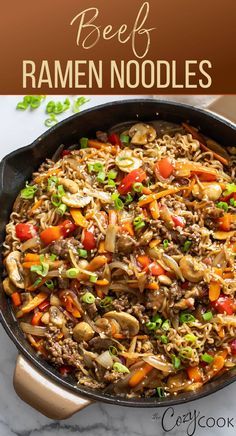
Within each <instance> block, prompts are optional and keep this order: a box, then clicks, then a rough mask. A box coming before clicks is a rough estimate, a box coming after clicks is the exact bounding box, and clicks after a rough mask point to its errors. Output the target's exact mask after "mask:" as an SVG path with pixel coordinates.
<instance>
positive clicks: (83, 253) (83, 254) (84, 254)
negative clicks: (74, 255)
mask: <svg viewBox="0 0 236 436" xmlns="http://www.w3.org/2000/svg"><path fill="white" fill-rule="evenodd" d="M77 251H78V255H79V257H82V258H83V259H86V258H87V257H88V252H87V250H84V249H83V248H78V250H77Z"/></svg>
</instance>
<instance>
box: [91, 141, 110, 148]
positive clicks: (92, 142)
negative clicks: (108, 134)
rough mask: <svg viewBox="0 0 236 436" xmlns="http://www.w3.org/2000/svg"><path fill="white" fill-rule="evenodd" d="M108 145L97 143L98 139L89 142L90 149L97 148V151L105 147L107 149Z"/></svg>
mask: <svg viewBox="0 0 236 436" xmlns="http://www.w3.org/2000/svg"><path fill="white" fill-rule="evenodd" d="M107 146H108V145H107V144H106V143H105V142H100V141H97V140H96V139H89V140H88V147H92V148H96V149H97V150H100V149H101V148H103V147H107Z"/></svg>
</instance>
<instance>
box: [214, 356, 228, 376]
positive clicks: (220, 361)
mask: <svg viewBox="0 0 236 436" xmlns="http://www.w3.org/2000/svg"><path fill="white" fill-rule="evenodd" d="M224 365H225V358H224V356H220V355H218V356H215V357H214V360H213V362H212V368H213V371H214V372H215V373H217V372H219V371H221V370H222V369H223V368H224Z"/></svg>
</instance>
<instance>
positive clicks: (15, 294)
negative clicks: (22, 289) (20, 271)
mask: <svg viewBox="0 0 236 436" xmlns="http://www.w3.org/2000/svg"><path fill="white" fill-rule="evenodd" d="M11 299H12V303H13V305H14V306H15V307H17V306H20V305H21V297H20V294H19V292H13V294H11Z"/></svg>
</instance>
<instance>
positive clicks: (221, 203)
mask: <svg viewBox="0 0 236 436" xmlns="http://www.w3.org/2000/svg"><path fill="white" fill-rule="evenodd" d="M216 207H218V209H223V210H224V211H225V212H228V209H229V205H228V203H226V202H225V201H219V203H217V205H216Z"/></svg>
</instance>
